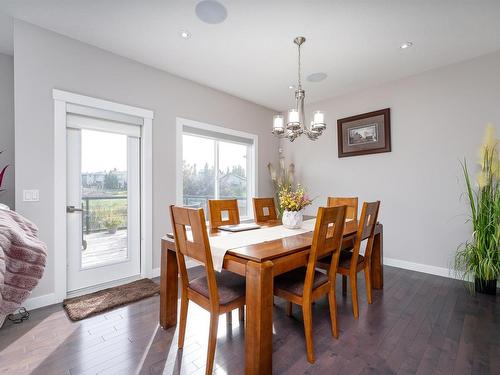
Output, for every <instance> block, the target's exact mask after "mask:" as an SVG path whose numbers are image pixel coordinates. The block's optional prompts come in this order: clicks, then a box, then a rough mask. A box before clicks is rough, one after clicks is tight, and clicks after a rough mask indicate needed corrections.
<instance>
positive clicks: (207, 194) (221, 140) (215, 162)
mask: <svg viewBox="0 0 500 375" xmlns="http://www.w3.org/2000/svg"><path fill="white" fill-rule="evenodd" d="M179 121H180V122H179V125H178V132H180V136H178V137H177V139H178V142H181V143H182V153H181V155H178V158H179V159H180V160H179V161H180V163H179V161H178V169H179V170H180V173H178V177H177V178H178V184H177V186H178V193H177V194H178V201H179V202H178V203H181V202H182V205H184V206H185V207H193V208H198V207H201V208H203V209H204V210H205V216H206V217H207V218H208V200H209V199H232V198H236V199H237V200H238V208H239V211H240V217H241V218H242V219H245V218H250V217H251V216H252V215H253V210H252V208H251V207H252V204H251V202H252V197H253V196H254V195H255V182H256V181H255V171H254V166H255V147H256V141H257V137H256V136H255V135H252V134H247V133H243V132H237V131H234V130H230V129H225V128H220V127H216V126H211V125H205V124H201V123H197V122H193V121H188V120H179ZM179 164H180V165H179Z"/></svg>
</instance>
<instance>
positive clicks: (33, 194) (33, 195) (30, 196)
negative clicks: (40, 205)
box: [23, 189, 40, 202]
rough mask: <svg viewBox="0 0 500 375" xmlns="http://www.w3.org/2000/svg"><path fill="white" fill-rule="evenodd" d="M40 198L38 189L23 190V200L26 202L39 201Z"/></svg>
mask: <svg viewBox="0 0 500 375" xmlns="http://www.w3.org/2000/svg"><path fill="white" fill-rule="evenodd" d="M39 200H40V195H39V192H38V189H35V190H23V201H24V202H38V201H39Z"/></svg>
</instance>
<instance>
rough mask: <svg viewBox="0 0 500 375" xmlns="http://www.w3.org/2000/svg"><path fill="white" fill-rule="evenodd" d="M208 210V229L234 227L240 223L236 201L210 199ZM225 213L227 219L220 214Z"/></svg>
mask: <svg viewBox="0 0 500 375" xmlns="http://www.w3.org/2000/svg"><path fill="white" fill-rule="evenodd" d="M208 208H209V210H210V228H212V229H217V228H219V227H220V226H221V225H235V224H239V223H240V212H239V210H238V201H237V200H236V199H211V200H209V201H208ZM225 212H227V219H223V217H222V214H223V213H225Z"/></svg>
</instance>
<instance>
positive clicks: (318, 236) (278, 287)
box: [274, 206, 346, 363]
mask: <svg viewBox="0 0 500 375" xmlns="http://www.w3.org/2000/svg"><path fill="white" fill-rule="evenodd" d="M345 212H346V207H345V206H342V207H320V208H319V209H318V214H317V217H316V225H315V227H314V234H313V240H312V245H311V251H310V252H309V258H308V261H307V266H306V267H302V268H298V269H295V270H293V271H290V272H287V273H285V274H282V275H279V276H277V277H276V278H275V279H274V294H275V295H276V296H278V297H281V298H284V299H285V300H287V301H288V302H287V315H289V316H290V315H291V313H292V303H294V304H297V305H301V306H302V312H303V316H304V332H305V337H306V351H307V360H308V361H309V362H310V363H314V360H315V358H314V347H313V333H312V308H311V305H312V303H313V302H314V301H315V300H317V299H318V298H320V297H322V296H324V295H328V302H329V307H330V321H331V330H332V335H333V337H335V338H338V336H339V332H338V325H337V306H336V301H335V278H336V275H337V264H338V260H339V254H340V246H341V244H342V236H343V232H344V225H345ZM328 253H333V258H332V262H331V263H330V269H329V270H328V273H327V274H326V275H325V274H324V273H322V272H319V271H317V270H316V259H317V258H318V256H322V255H325V254H328Z"/></svg>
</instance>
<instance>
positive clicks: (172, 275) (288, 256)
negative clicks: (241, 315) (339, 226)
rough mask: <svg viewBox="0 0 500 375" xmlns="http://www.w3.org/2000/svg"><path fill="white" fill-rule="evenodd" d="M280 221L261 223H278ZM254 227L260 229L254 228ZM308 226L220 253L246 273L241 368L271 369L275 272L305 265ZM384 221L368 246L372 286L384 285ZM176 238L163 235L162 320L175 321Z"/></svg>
mask: <svg viewBox="0 0 500 375" xmlns="http://www.w3.org/2000/svg"><path fill="white" fill-rule="evenodd" d="M280 224H281V222H279V221H272V222H269V223H265V224H261V223H259V225H262V226H276V225H280ZM357 229H358V222H357V221H355V220H351V221H347V222H346V225H345V229H344V238H343V247H345V248H349V247H350V246H349V245H350V244H351V243H352V241H353V239H354V238H355V236H356V231H357ZM256 230H258V229H256ZM232 234H233V233H231V232H225V231H212V232H210V234H209V235H210V236H231V235H232ZM312 235H313V233H312V232H307V233H302V234H297V235H293V236H290V237H285V238H281V239H278V240H273V241H267V242H263V243H258V244H254V245H249V246H244V247H240V248H236V249H231V250H228V251H227V252H226V255H225V256H224V263H223V268H224V269H226V270H228V271H231V272H235V273H237V274H239V275H242V276H244V277H245V278H246V319H245V373H246V374H252V375H253V374H255V375H257V374H261V375H264V374H271V373H272V353H273V349H272V346H273V341H272V339H273V330H272V324H273V323H272V322H273V278H274V277H275V276H277V275H280V274H282V273H284V272H287V271H290V270H293V269H295V268H298V267H302V266H305V265H306V264H307V259H308V255H309V251H310V247H311V243H312ZM382 236H383V226H382V224H381V223H377V224H376V227H375V238H374V244H373V250H372V263H371V268H372V272H371V275H372V286H373V288H375V289H382V288H383V282H384V281H383V266H382V259H383V246H382V245H383V244H382ZM175 251H176V249H175V241H174V240H173V239H172V238H171V237H169V236H164V237H162V240H161V265H160V267H161V280H160V326H161V327H163V328H164V329H167V328H170V327H174V326H175V325H176V324H177V300H178V270H177V259H176V254H175Z"/></svg>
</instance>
